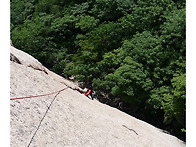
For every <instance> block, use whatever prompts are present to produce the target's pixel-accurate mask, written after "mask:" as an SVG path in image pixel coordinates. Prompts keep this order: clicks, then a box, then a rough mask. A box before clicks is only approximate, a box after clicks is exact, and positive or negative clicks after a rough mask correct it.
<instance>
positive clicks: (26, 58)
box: [10, 46, 47, 74]
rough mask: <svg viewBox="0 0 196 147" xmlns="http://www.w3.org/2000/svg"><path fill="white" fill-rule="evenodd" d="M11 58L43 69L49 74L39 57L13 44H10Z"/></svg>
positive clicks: (37, 68)
mask: <svg viewBox="0 0 196 147" xmlns="http://www.w3.org/2000/svg"><path fill="white" fill-rule="evenodd" d="M10 60H11V61H13V62H16V63H19V64H22V65H25V66H28V67H31V68H34V69H36V70H40V71H43V72H45V73H46V74H47V71H46V68H45V67H44V66H43V65H42V64H41V63H40V62H39V61H38V60H37V59H35V58H33V57H32V56H30V55H29V54H27V53H25V52H23V51H20V50H18V49H16V48H15V47H13V46H10Z"/></svg>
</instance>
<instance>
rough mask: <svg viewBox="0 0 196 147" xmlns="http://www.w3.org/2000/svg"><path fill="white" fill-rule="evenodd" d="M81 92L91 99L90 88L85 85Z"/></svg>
mask: <svg viewBox="0 0 196 147" xmlns="http://www.w3.org/2000/svg"><path fill="white" fill-rule="evenodd" d="M83 93H84V95H86V96H87V97H88V98H90V99H92V100H93V95H92V88H87V87H85V88H84V89H83Z"/></svg>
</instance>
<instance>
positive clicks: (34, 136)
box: [10, 46, 185, 147]
mask: <svg viewBox="0 0 196 147" xmlns="http://www.w3.org/2000/svg"><path fill="white" fill-rule="evenodd" d="M10 68H11V69H10V98H11V99H12V100H10V126H11V132H10V136H11V143H10V145H11V147H23V146H25V147H26V146H28V147H54V146H56V147H67V146H70V147H76V146H79V147H82V146H83V147H157V146H159V147H184V146H185V143H184V142H182V141H181V140H179V139H177V138H176V137H174V136H171V135H169V134H166V133H164V132H163V131H162V130H160V129H158V128H155V127H154V126H152V125H150V124H148V123H146V122H144V121H141V120H138V119H136V118H134V117H132V116H129V115H127V114H125V113H123V112H121V111H119V110H117V109H115V108H112V107H110V106H108V105H105V104H102V103H100V102H98V101H97V100H90V99H88V98H87V97H86V96H85V95H83V94H81V93H80V92H78V91H76V90H73V89H77V88H79V87H77V85H75V84H74V83H73V82H71V81H68V80H66V79H64V78H63V77H60V76H59V75H57V74H55V73H53V72H52V71H49V70H48V69H47V68H45V67H44V66H43V65H42V64H41V63H40V62H39V61H38V60H36V59H35V58H33V57H32V56H30V55H28V54H27V53H25V52H23V51H21V50H18V49H16V48H14V47H13V46H11V47H10ZM17 98H19V99H17Z"/></svg>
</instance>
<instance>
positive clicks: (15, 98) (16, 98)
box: [10, 87, 68, 100]
mask: <svg viewBox="0 0 196 147" xmlns="http://www.w3.org/2000/svg"><path fill="white" fill-rule="evenodd" d="M67 88H68V87H66V88H63V89H61V90H58V91H55V92H52V93H48V94H42V95H34V96H25V97H14V98H10V100H18V99H27V98H34V97H42V96H47V95H53V94H55V93H58V92H61V91H63V90H65V89H67Z"/></svg>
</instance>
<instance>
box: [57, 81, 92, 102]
mask: <svg viewBox="0 0 196 147" xmlns="http://www.w3.org/2000/svg"><path fill="white" fill-rule="evenodd" d="M61 83H62V84H65V85H66V86H67V87H69V88H71V89H73V90H77V91H78V92H80V93H82V94H84V95H85V96H87V97H88V98H90V99H92V100H93V95H92V87H91V86H87V87H85V88H84V89H81V88H79V87H71V86H69V85H67V84H66V83H65V82H61Z"/></svg>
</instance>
